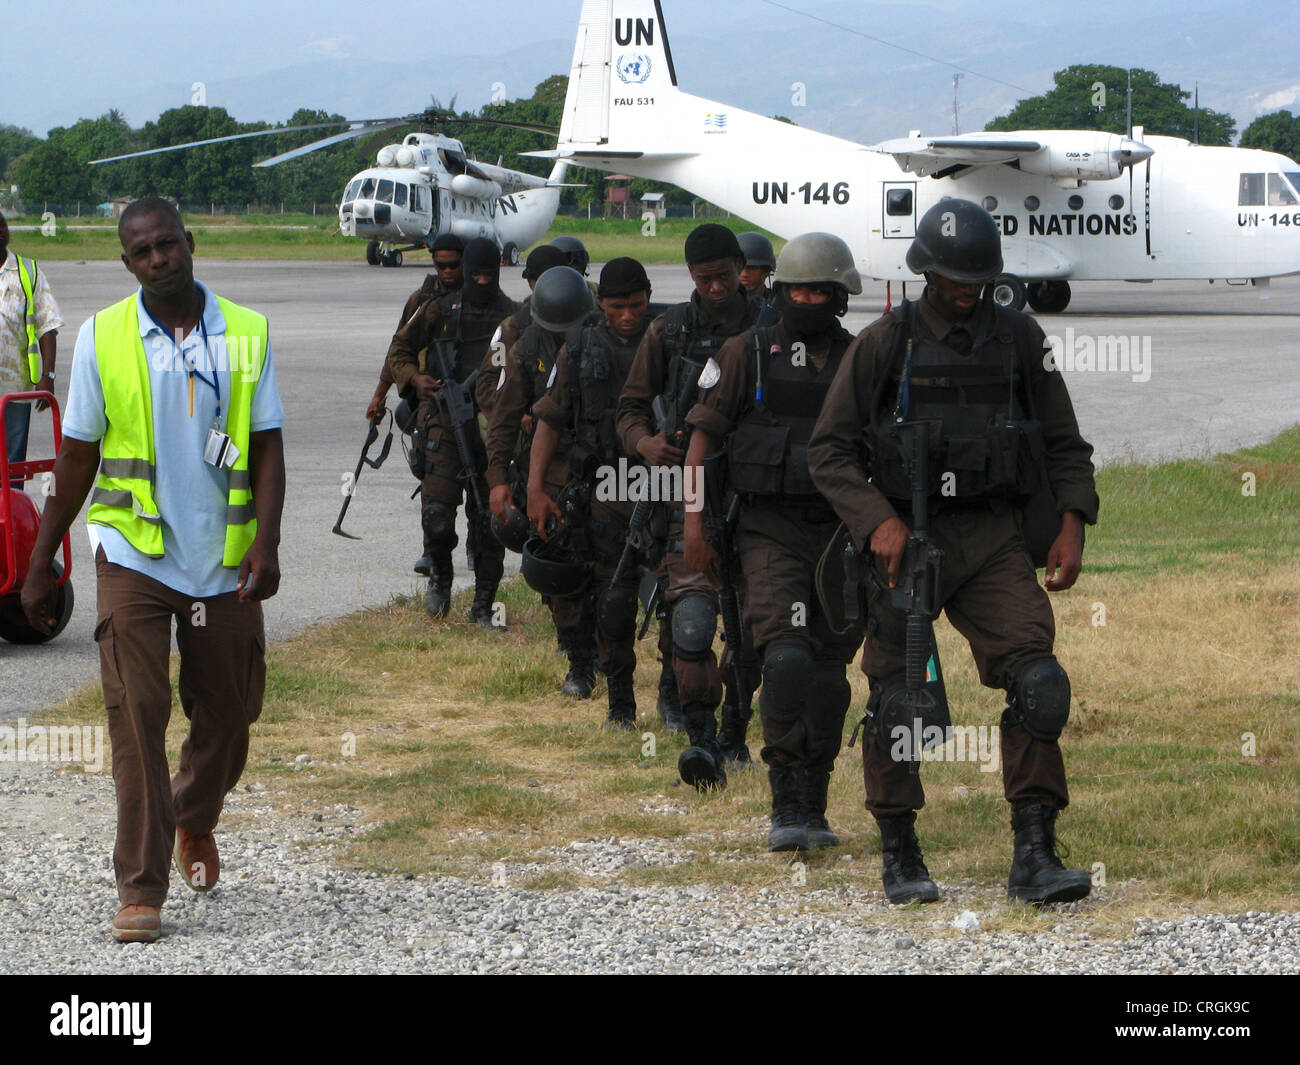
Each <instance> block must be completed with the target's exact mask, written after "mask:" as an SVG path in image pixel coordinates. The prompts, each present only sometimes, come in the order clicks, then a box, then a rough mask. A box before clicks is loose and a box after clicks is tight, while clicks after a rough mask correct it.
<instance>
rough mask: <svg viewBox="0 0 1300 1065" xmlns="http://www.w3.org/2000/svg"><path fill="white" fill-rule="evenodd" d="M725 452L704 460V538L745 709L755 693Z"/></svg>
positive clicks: (736, 513) (736, 501)
mask: <svg viewBox="0 0 1300 1065" xmlns="http://www.w3.org/2000/svg"><path fill="white" fill-rule="evenodd" d="M725 455H726V453H725V452H722V451H718V452H715V453H714V454H712V455H708V456H706V457H705V459H704V493H705V497H706V499H707V503H706V517H707V518H708V520H707V521H706V522H705V534H706V535H707V536H708V538H709V542H710V543H712V544H713V549H714V551H716V552H717V553H718V584H719V588H718V610H719V612H720V613H721V614H722V637H723V639H724V640H726V642H727V657H728V658H729V659H730V661H731V678H732V681H733V683H734V684H735V686H736V692H737V696H738V698H739V703H738V705H739V706H741V707H742V708H743V707H746V706H748V705H749V701H750V699H752V698H753V695H754V693H753V692H752V691H750V690H749V688H748V686H747V685H746V684H745V642H744V629H742V628H741V624H740V594H739V593H738V591H737V586H738V584H739V583H740V574H741V569H740V555H739V553H738V552H737V550H736V522H737V521H739V520H740V496H738V495H733V496H732V497H731V505H730V506H724V504H725V503H726V495H725V492H724V488H723V486H724V484H725V483H726V478H725V477H724V475H723V469H722V463H723V462H724V461H725Z"/></svg>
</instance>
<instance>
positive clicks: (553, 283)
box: [529, 266, 596, 333]
mask: <svg viewBox="0 0 1300 1065" xmlns="http://www.w3.org/2000/svg"><path fill="white" fill-rule="evenodd" d="M529 307H530V308H532V316H533V321H534V322H536V323H537V324H538V325H540V326H541V327H542V328H543V329H548V330H550V331H551V332H552V333H563V332H566V331H567V330H569V329H572V328H573V327H574V326H575V325H578V324H579V323H580V322H581V321H582V320H583V319H584V318H586V317H587V315H589V314H590V313H591V312H592V311H594V310H595V309H596V304H595V301H594V300H592V298H591V289H589V288H588V287H587V282H586V281H584V280H583V279H582V275H581V274H580V273H578V271H577V270H574V269H573V268H572V267H568V266H552V267H551V268H550V269H549V270H547V271H546V272H545V273H544V274H542V276H541V277H539V278H538V279H537V287H536V288H534V289H533V298H532V300H531V301H530V303H529Z"/></svg>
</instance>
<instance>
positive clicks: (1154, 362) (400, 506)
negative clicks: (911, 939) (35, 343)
mask: <svg viewBox="0 0 1300 1065" xmlns="http://www.w3.org/2000/svg"><path fill="white" fill-rule="evenodd" d="M199 239H200V244H199V251H200V253H201V251H202V237H201V235H200V238H199ZM43 265H44V268H45V269H46V271H47V273H48V276H49V278H50V282H51V285H52V286H53V289H54V293H55V296H56V298H57V299H58V301H59V305H60V307H61V309H62V311H63V316H64V319H65V320H66V322H67V325H66V326H65V327H64V328H63V329H62V330H61V331H60V335H59V373H58V378H57V384H56V393H57V395H58V397H59V399H60V401H62V400H63V398H64V397H65V396H66V393H67V386H68V371H69V369H70V367H71V363H72V352H73V346H74V343H75V339H76V335H77V331H78V329H79V327H80V326H81V323H82V322H84V321H85V320H86V319H87V318H88V317H89V316H90V315H91V314H93V313H94V312H95V311H96V310H98V309H100V308H102V307H105V306H107V305H108V304H110V303H113V302H115V301H117V300H119V299H121V298H122V297H123V296H124V295H126V294H128V293H129V292H130V291H131V290H132V288H133V285H134V282H133V279H132V278H131V277H130V276H129V275H128V274H127V273H126V271H125V269H124V268H123V267H122V266H121V264H120V263H116V262H112V263H108V262H85V263H76V262H51V263H48V264H43ZM425 268H426V261H425V260H424V259H423V257H422V256H416V255H414V254H412V255H410V256H408V257H407V264H406V265H405V266H404V267H403V268H401V269H382V268H375V267H368V266H366V265H365V264H364V263H362V262H356V263H340V262H319V263H316V262H281V261H263V260H253V261H232V260H210V261H205V260H203V259H202V258H201V257H200V258H199V259H197V260H196V268H195V272H196V275H197V276H198V277H199V278H200V279H201V280H203V281H204V282H205V283H207V284H209V285H210V286H211V287H212V288H213V289H214V290H215V291H217V292H219V293H220V294H221V295H223V296H227V297H229V298H230V299H233V300H235V301H236V302H239V303H243V304H247V305H248V306H250V307H253V308H254V309H256V310H259V311H262V312H263V313H265V314H266V315H267V316H268V317H269V319H270V323H271V344H272V350H273V352H274V357H275V362H276V367H277V373H278V375H279V384H280V395H281V399H282V400H283V403H284V408H285V425H284V437H285V456H286V464H287V471H288V492H287V496H286V501H285V511H284V520H283V528H282V536H283V540H282V543H281V546H280V568H281V572H282V580H281V584H280V592H279V594H278V595H277V596H276V597H275V598H274V599H271V600H268V601H267V602H266V604H265V610H266V624H267V631H268V635H269V636H270V637H271V638H272V639H282V638H284V637H287V636H290V635H292V634H294V633H297V632H300V631H302V630H303V629H304V628H306V627H308V626H310V625H312V624H315V623H317V622H321V621H326V620H328V619H330V618H335V617H339V616H341V615H344V614H347V613H350V612H352V611H355V610H357V609H359V608H361V607H365V606H373V605H376V604H382V603H385V602H387V601H388V600H389V599H390V598H391V597H393V596H394V595H403V594H412V593H420V592H422V591H423V587H424V581H423V579H421V578H419V577H417V576H416V575H415V574H414V573H413V572H412V570H411V566H412V563H413V562H414V561H415V558H416V556H417V555H419V553H420V532H419V504H418V502H417V501H413V500H412V499H411V498H410V494H411V490H412V489H413V488H414V487H415V481H414V480H413V479H412V477H411V475H410V472H409V470H408V469H407V467H406V464H405V462H404V461H403V459H402V455H401V450H400V447H399V446H398V444H397V443H396V441H395V442H394V446H393V452H392V454H391V455H390V457H389V459H388V462H387V463H386V464H385V465H384V467H383V468H382V469H380V470H372V469H369V468H366V469H364V470H363V471H362V473H361V477H360V479H359V481H358V484H357V488H356V494H355V496H354V498H353V501H352V505H351V507H350V509H349V511H348V515H347V518H346V520H345V522H344V528H345V529H346V530H347V531H349V532H351V533H353V534H354V535H357V536H359V537H361V539H360V540H346V539H343V538H341V537H338V536H334V535H332V534H331V532H330V530H331V528H332V527H333V525H334V520H335V517H336V516H337V514H338V510H339V507H340V505H341V504H342V501H343V489H344V484H345V479H346V478H347V477H348V476H349V475H350V474H351V472H352V470H353V468H354V467H355V465H356V462H357V457H358V455H359V453H360V448H361V444H362V441H363V439H364V437H365V432H366V422H365V418H364V413H363V412H364V410H365V407H366V404H367V403H368V402H369V399H370V396H371V394H372V392H373V391H374V387H375V384H376V381H377V380H378V371H379V366H380V363H381V361H382V359H383V355H384V352H385V351H386V350H387V347H388V341H389V338H390V337H391V335H392V331H393V329H394V327H395V325H396V319H397V315H398V313H399V312H400V309H401V307H402V304H403V302H404V300H405V298H406V296H407V295H409V294H410V292H411V291H412V290H414V289H415V288H416V287H418V285H419V284H420V281H421V279H422V278H423V276H424V272H425ZM597 269H598V268H597V267H596V266H595V265H593V267H592V271H591V272H592V275H593V276H595V275H596V272H597ZM649 274H650V278H651V282H652V284H653V285H654V286H655V289H654V297H655V299H657V300H665V301H673V300H679V299H684V298H686V297H687V296H688V294H689V292H690V278H689V276H688V275H687V273H686V270H685V268H684V267H678V266H652V267H650V268H649ZM503 286H504V288H505V289H506V291H507V292H508V293H509V294H510V295H511V296H513V297H515V298H517V299H518V298H522V296H523V295H524V294H525V293H526V292H527V285H526V283H525V282H524V281H522V280H521V279H520V276H519V271H518V270H517V269H515V270H511V269H507V270H505V271H504V272H503ZM920 289H921V286H920V285H919V284H916V285H909V286H908V295H909V296H912V297H915V296H917V295H919V293H920ZM899 294H900V293H899V286H898V285H895V286H894V291H893V295H894V298H895V299H897V298H898V297H899ZM884 304H885V287H884V285H883V284H875V283H873V284H869V285H868V287H867V292H866V293H865V294H864V295H863V296H861V297H857V298H855V299H854V300H853V301H852V303H851V306H850V311H849V314H848V316H847V317H846V319H845V321H846V325H847V326H848V328H849V329H851V330H853V331H855V332H856V331H857V330H859V329H861V328H862V327H863V326H865V325H866V324H867V323H869V322H870V321H872V320H873V319H874V318H875V317H877V316H878V314H879V313H880V312H881V310H883V308H884ZM1040 321H1041V323H1042V325H1043V327H1044V330H1045V331H1046V332H1047V333H1048V335H1049V336H1056V337H1059V338H1060V346H1059V347H1060V354H1061V356H1062V357H1063V359H1064V360H1065V368H1066V373H1067V381H1068V384H1069V387H1070V392H1071V395H1072V397H1073V399H1074V405H1075V410H1076V412H1077V414H1078V417H1079V424H1080V427H1081V429H1082V431H1083V435H1084V436H1085V437H1086V438H1087V439H1088V440H1090V441H1091V442H1092V443H1093V445H1094V446H1095V448H1096V457H1097V460H1098V461H1099V463H1102V464H1106V463H1113V462H1117V461H1125V460H1134V461H1152V460H1159V459H1171V458H1181V457H1201V456H1208V455H1212V454H1215V453H1218V452H1223V451H1230V450H1233V449H1236V448H1239V447H1243V446H1249V445H1252V444H1258V443H1261V442H1263V441H1265V440H1268V439H1269V438H1271V437H1273V436H1275V435H1276V434H1277V433H1278V432H1280V431H1281V430H1283V429H1285V428H1287V427H1288V426H1290V425H1292V424H1294V423H1296V422H1297V421H1300V354H1298V351H1297V336H1298V335H1300V328H1298V327H1300V278H1294V277H1292V278H1283V279H1280V280H1275V281H1274V282H1273V285H1272V290H1271V292H1270V294H1269V298H1267V299H1261V298H1260V295H1259V292H1258V290H1255V289H1252V288H1249V287H1230V286H1227V285H1224V284H1222V283H1220V284H1216V285H1208V284H1206V283H1205V282H1158V283H1156V284H1151V285H1138V284H1125V283H1122V282H1084V283H1079V284H1076V285H1075V286H1074V299H1073V302H1072V303H1071V305H1070V307H1069V309H1068V310H1067V311H1066V312H1065V313H1063V314H1059V315H1045V316H1042V317H1041V318H1040ZM1098 348H1100V349H1101V350H1102V352H1103V361H1104V354H1105V352H1107V351H1109V352H1111V353H1112V359H1113V360H1114V361H1115V362H1116V363H1118V364H1119V366H1120V368H1117V369H1111V370H1093V369H1087V368H1081V367H1086V366H1087V365H1088V361H1087V358H1088V353H1089V350H1090V349H1092V350H1093V351H1094V352H1095V351H1096V350H1097V349H1098ZM51 446H52V445H51V440H50V434H49V418H48V415H36V416H34V418H33V432H32V443H31V447H30V451H29V455H30V457H32V458H40V457H43V456H48V455H49V454H50V453H51ZM377 451H378V444H376V445H375V447H374V448H373V449H372V453H377ZM1101 515H1102V520H1101V525H1100V526H1099V528H1098V530H1097V531H1096V532H1095V533H1093V534H1091V536H1090V543H1096V539H1095V538H1096V537H1098V536H1100V537H1104V536H1105V499H1104V498H1103V499H1102V511H1101ZM83 517H84V515H83ZM462 544H463V523H462ZM72 550H73V577H72V579H73V584H74V587H75V591H76V599H77V606H76V610H75V612H74V614H73V617H72V620H71V622H70V623H69V625H68V627H67V629H66V630H65V631H64V632H63V633H62V635H60V636H59V637H58V638H57V639H56V640H54V641H52V642H51V643H49V644H45V645H40V646H35V647H21V646H16V645H11V644H5V643H3V642H0V678H2V679H0V721H4V720H12V719H14V718H17V717H20V716H23V715H25V714H28V713H31V712H33V711H35V710H37V709H39V708H41V707H43V706H46V705H48V704H49V703H51V702H54V701H56V700H59V699H62V698H64V697H65V696H67V695H69V694H70V693H71V692H72V691H74V690H75V689H76V688H77V687H79V686H80V685H82V684H85V683H86V682H88V681H92V680H95V679H96V678H97V677H98V672H97V670H98V651H97V647H96V645H95V643H94V640H93V637H92V632H93V629H94V621H95V580H94V567H93V564H92V561H91V558H90V550H89V546H88V541H87V539H86V532H85V525H84V521H78V523H77V524H76V525H74V527H73V530H72ZM456 555H457V559H456V561H457V587H458V588H459V587H464V586H465V585H466V584H468V583H469V582H470V581H471V578H470V576H469V574H468V573H467V572H466V570H465V559H464V551H463V547H462V548H458V549H457V552H456ZM517 559H518V556H512V555H509V554H508V555H507V572H510V571H512V569H515V568H517V565H512V561H513V562H514V563H517ZM1085 579H1086V573H1085Z"/></svg>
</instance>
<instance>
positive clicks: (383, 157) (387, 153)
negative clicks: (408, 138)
mask: <svg viewBox="0 0 1300 1065" xmlns="http://www.w3.org/2000/svg"><path fill="white" fill-rule="evenodd" d="M401 150H402V146H401V145H400V144H385V145H384V146H383V147H382V148H380V149H379V154H378V155H376V156H375V162H376V163H378V164H379V165H380V166H393V165H394V164H395V163H396V162H397V153H398V152H400V151H401Z"/></svg>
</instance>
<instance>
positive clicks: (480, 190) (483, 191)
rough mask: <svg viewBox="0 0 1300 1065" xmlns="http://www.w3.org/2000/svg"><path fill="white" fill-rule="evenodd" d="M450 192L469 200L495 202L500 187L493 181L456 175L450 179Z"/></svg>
mask: <svg viewBox="0 0 1300 1065" xmlns="http://www.w3.org/2000/svg"><path fill="white" fill-rule="evenodd" d="M451 191H452V192H454V193H455V194H456V195H457V196H465V197H467V198H469V199H471V200H495V199H497V198H498V197H499V196H500V195H501V186H500V185H498V184H497V183H496V182H495V181H484V180H483V179H482V178H476V177H470V176H469V174H457V175H456V176H455V177H454V178H452V179H451Z"/></svg>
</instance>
